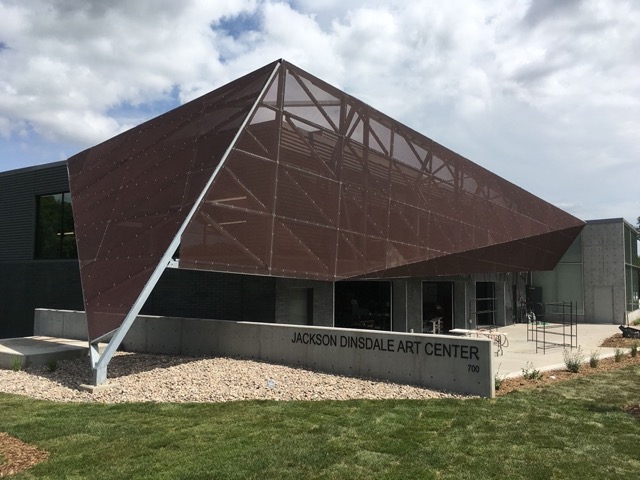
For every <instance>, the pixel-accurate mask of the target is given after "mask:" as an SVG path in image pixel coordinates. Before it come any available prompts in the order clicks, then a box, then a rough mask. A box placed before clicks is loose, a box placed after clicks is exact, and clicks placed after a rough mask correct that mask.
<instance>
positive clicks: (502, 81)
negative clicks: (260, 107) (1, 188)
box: [0, 0, 640, 224]
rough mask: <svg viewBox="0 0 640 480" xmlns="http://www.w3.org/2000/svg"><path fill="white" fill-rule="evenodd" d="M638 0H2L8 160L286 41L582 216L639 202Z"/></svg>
mask: <svg viewBox="0 0 640 480" xmlns="http://www.w3.org/2000/svg"><path fill="white" fill-rule="evenodd" d="M638 25H640V2H637V1H635V0H628V1H625V0H532V1H524V0H487V1H473V2H470V1H468V0H447V1H446V2H444V1H440V0H433V1H432V0H398V1H392V0H387V1H379V0H366V1H364V0H362V1H361V0H322V1H320V0H290V1H282V0H281V1H275V0H188V1H187V0H184V1H180V2H177V1H175V0H135V1H133V0H111V1H108V2H106V1H101V0H82V1H80V0H30V1H28V2H25V1H24V0H0V171H6V170H11V169H14V168H21V167H27V166H31V165H37V164H42V163H47V162H52V161H57V160H64V159H66V158H68V157H69V156H71V155H73V154H75V153H77V152H79V151H81V150H83V149H85V148H87V147H90V146H92V145H95V144H97V143H99V142H101V141H103V140H106V139H107V138H110V137H112V136H114V135H116V134H117V133H120V132H122V131H124V130H127V129H128V128H131V127H132V126H134V125H137V124H138V123H140V122H142V121H144V120H147V119H149V118H151V117H154V116H156V115H158V114H160V113H162V112H165V111H167V110H169V109H171V108H174V107H176V106H178V105H179V104H181V103H183V102H185V101H188V100H191V99H193V98H195V97H197V96H199V95H201V94H204V93H206V92H208V91H210V90H213V89H214V88H216V87H218V86H220V85H223V84H225V83H227V82H229V81H231V80H233V79H235V78H237V77H238V76H240V75H243V74H245V73H248V72H250V71H252V70H254V69H256V68H258V67H261V66H263V65H265V64H267V63H270V62H272V61H273V60H276V59H278V58H284V59H286V60H288V61H290V62H292V63H294V64H296V65H298V66H299V67H301V68H303V69H305V70H307V71H308V72H310V73H312V74H314V75H316V76H318V77H320V78H322V79H324V80H326V81H328V82H329V83H331V84H333V85H335V86H336V87H339V88H341V89H343V90H345V91H346V92H348V93H350V94H352V95H354V96H356V97H358V98H360V99H361V100H363V101H365V102H366V103H368V104H370V105H372V106H373V107H375V108H377V109H378V110H381V111H382V112H384V113H386V114H388V115H390V116H392V117H394V118H396V119H398V120H400V121H401V122H403V123H405V124H406V125H409V126H410V127H412V128H414V129H416V130H418V131H420V132H422V133H423V134H425V135H426V136H428V137H430V138H433V139H434V140H436V141H438V142H439V143H442V144H444V145H446V146H447V147H449V148H451V149H452V150H455V151H456V152H458V153H460V154H462V155H464V156H465V157H467V158H469V159H471V160H473V161H474V162H476V163H478V164H480V165H482V166H483V167H485V168H488V169H489V170H491V171H493V172H495V173H497V174H498V175H500V176H502V177H504V178H506V179H507V180H510V181H512V182H514V183H516V184H518V185H520V186H522V187H524V188H525V189H526V190H529V191H530V192H531V193H533V194H535V195H538V196H540V197H542V198H543V199H545V200H547V201H549V202H551V203H553V204H555V205H557V206H559V207H561V208H563V209H565V210H567V211H568V212H570V213H572V214H574V215H576V216H577V217H579V218H582V219H585V220H587V219H595V218H610V217H625V218H626V219H627V220H629V221H630V222H632V223H633V224H635V223H636V218H637V217H638V216H640V53H639V52H640V28H639V27H638Z"/></svg>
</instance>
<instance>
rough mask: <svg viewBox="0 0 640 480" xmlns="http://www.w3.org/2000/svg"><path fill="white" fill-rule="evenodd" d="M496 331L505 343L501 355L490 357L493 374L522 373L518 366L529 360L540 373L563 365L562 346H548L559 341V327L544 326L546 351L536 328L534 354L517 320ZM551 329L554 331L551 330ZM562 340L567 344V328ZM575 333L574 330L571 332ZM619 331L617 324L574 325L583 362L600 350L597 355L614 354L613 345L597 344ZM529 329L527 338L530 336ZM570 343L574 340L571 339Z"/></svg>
mask: <svg viewBox="0 0 640 480" xmlns="http://www.w3.org/2000/svg"><path fill="white" fill-rule="evenodd" d="M498 332H500V333H504V334H506V335H507V338H508V340H509V345H508V346H507V347H505V348H504V349H503V352H504V353H503V355H498V356H495V357H493V373H494V376H495V375H499V376H501V377H505V378H509V377H517V376H520V375H522V369H523V368H525V367H526V366H527V363H530V365H531V366H532V368H535V369H536V370H540V371H541V372H543V371H547V370H556V369H561V368H565V364H564V360H563V357H562V351H563V348H562V347H561V346H557V345H556V346H553V345H550V342H554V343H556V344H558V343H562V341H563V339H562V335H561V332H562V327H552V328H548V329H547V332H546V339H547V342H548V343H547V345H546V351H544V352H543V343H542V333H541V330H539V331H538V340H539V342H538V352H537V353H536V342H535V341H527V324H525V323H520V324H515V325H509V326H507V327H500V328H499V329H498ZM553 332H555V334H554V333H553ZM566 333H567V336H566V337H565V341H566V343H567V344H570V342H571V340H570V339H569V337H568V334H569V329H568V327H567V329H566ZM574 333H575V331H574ZM616 333H620V330H619V328H618V325H591V324H578V326H577V345H578V346H580V347H581V349H582V352H583V354H584V357H585V361H587V362H588V361H589V357H590V356H591V353H592V352H600V358H605V357H610V356H613V355H614V352H615V348H604V347H600V344H601V343H602V342H603V341H604V340H605V339H607V338H609V337H611V336H612V335H615V334H616ZM532 336H533V335H532V332H529V337H530V338H532ZM573 342H574V343H573V344H574V346H575V345H576V339H575V338H574V340H573Z"/></svg>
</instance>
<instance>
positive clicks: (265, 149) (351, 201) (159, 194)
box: [68, 60, 584, 341]
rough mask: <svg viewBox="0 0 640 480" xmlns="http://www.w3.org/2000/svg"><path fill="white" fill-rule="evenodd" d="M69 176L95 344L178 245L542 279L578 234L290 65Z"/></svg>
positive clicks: (75, 167)
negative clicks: (537, 273) (531, 274)
mask: <svg viewBox="0 0 640 480" xmlns="http://www.w3.org/2000/svg"><path fill="white" fill-rule="evenodd" d="M68 168H69V175H70V182H71V194H72V201H73V212H74V218H75V228H76V238H77V242H78V254H79V260H80V272H81V278H82V284H83V291H84V292H83V293H84V298H85V307H86V312H87V317H88V327H89V338H90V340H91V341H95V340H97V339H100V338H101V337H103V336H104V335H106V334H109V333H110V332H112V331H113V330H115V329H117V328H118V327H119V326H120V325H121V324H122V322H123V321H124V319H125V317H126V316H127V315H130V314H131V311H132V309H133V310H135V306H136V303H140V298H141V296H143V295H142V294H143V292H144V291H145V289H150V288H153V286H154V285H155V282H157V279H158V278H159V275H160V274H161V272H162V270H163V269H164V268H165V267H166V266H167V263H168V262H169V261H170V260H171V257H172V256H174V255H175V254H176V250H177V248H178V247H179V258H180V260H179V267H180V268H189V269H198V270H215V271H221V272H236V273H246V274H255V275H270V276H280V277H288V278H311V279H319V280H331V281H335V280H341V279H346V278H391V277H394V278H397V277H406V276H432V275H450V274H462V273H465V274H466V273H479V272H509V271H528V270H548V269H552V268H553V267H554V266H555V264H556V263H557V261H558V260H559V259H560V257H561V256H562V254H563V253H564V252H565V250H566V249H567V248H568V246H569V245H570V244H571V242H572V241H573V240H574V238H575V237H576V236H577V234H578V233H579V232H580V230H581V229H582V227H583V225H584V223H583V222H582V221H580V220H578V219H576V218H574V217H573V216H571V215H569V214H567V213H565V212H563V211H562V210H560V209H558V208H556V207H554V206H553V205H550V204H549V203H546V202H544V201H542V200H540V199H539V198H537V197H535V196H534V195H532V194H530V193H528V192H526V191H524V190H523V189H521V188H519V187H517V186H516V185H513V184H512V183H509V182H507V181H506V180H504V179H502V178H500V177H498V176H496V175H494V174H492V173H491V172H489V171H487V170H486V169H484V168H482V167H480V166H478V165H476V164H474V163H472V162H471V161H469V160H467V159H465V158H463V157H462V156H460V155H458V154H456V153H455V152H452V151H451V150H449V149H447V148H446V147H443V146H442V145H440V144H438V143H436V142H434V141H433V140H431V139H429V138H427V137H425V136H424V135H421V134H419V133H418V132H416V131H414V130H412V129H410V128H408V127H406V126H404V125H402V124H400V123H399V122H397V121H395V120H393V119H391V118H389V117H388V116H386V115H384V114H382V113H380V112H378V111H377V110H375V109H373V108H371V107H370V106H368V105H366V104H364V103H363V102H361V101H359V100H357V99H355V98H353V97H351V96H350V95H347V94H346V93H344V92H342V91H340V90H338V89H336V88H334V87H332V86H331V85H328V84H327V83H325V82H323V81H322V80H319V79H318V78H315V77H313V76H312V75H310V74H308V73H306V72H304V71H303V70H301V69H299V68H297V67H295V66H294V65H291V64H290V63H288V62H286V61H283V60H279V61H276V62H274V63H272V64H270V65H267V66H265V67H263V68H261V69H259V70H256V71H255V72H253V73H250V74H248V75H246V76H244V77H242V78H239V79H238V80H235V81H233V82H231V83H229V84H228V85H225V86H223V87H221V88H219V89H217V90H215V91H213V92H211V93H209V94H207V95H204V96H203V97H201V98H198V99H196V100H193V101H192V102H190V103H187V104H185V105H182V106H180V107H178V108H176V109H175V110H172V111H170V112H168V113H166V114H164V115H161V116H159V117H157V118H154V119H152V120H150V121H148V122H146V123H144V124H142V125H140V126H138V127H135V128H133V129H131V130H129V131H127V132H125V133H123V134H121V135H118V136H117V137H114V138H112V139H110V140H107V141H106V142H104V143H102V144H100V145H97V146H95V147H93V148H90V149H88V150H86V151H84V152H82V153H79V154H78V155H76V156H74V157H72V158H70V159H69V160H68ZM141 306H142V305H139V307H141ZM138 311H139V308H138ZM135 314H137V312H135ZM135 314H134V316H135Z"/></svg>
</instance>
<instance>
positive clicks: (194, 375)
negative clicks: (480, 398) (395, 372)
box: [0, 352, 464, 403]
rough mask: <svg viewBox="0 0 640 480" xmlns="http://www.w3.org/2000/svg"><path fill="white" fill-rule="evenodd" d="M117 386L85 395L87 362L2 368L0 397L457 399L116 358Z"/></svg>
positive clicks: (254, 368) (274, 371) (342, 381)
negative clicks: (7, 394) (13, 394)
mask: <svg viewBox="0 0 640 480" xmlns="http://www.w3.org/2000/svg"><path fill="white" fill-rule="evenodd" d="M108 377H109V380H108V381H109V383H115V384H116V386H114V387H112V388H109V389H106V390H103V391H100V392H96V393H90V392H87V391H84V390H81V389H80V388H79V386H80V385H81V384H88V383H91V382H90V379H91V368H90V366H89V365H88V363H87V360H86V359H77V360H64V361H59V362H57V368H56V369H55V371H53V372H50V371H49V368H48V367H47V366H46V365H35V366H32V367H28V368H26V369H25V370H23V371H17V372H15V371H12V370H0V392H5V393H15V394H19V395H27V396H29V397H33V398H38V399H42V400H51V401H56V402H100V403H122V402H178V403H182V402H230V401H238V400H285V401H286V400H351V399H427V398H463V397H464V396H463V395H459V394H451V393H448V392H441V391H436V390H429V389H426V388H420V387H413V386H408V385H401V384H395V383H389V382H384V381H374V380H368V379H361V378H354V377H345V376H339V375H329V374H325V373H320V372H314V371H311V370H305V369H302V368H292V367H285V366H282V365H273V364H268V363H263V362H258V361H254V360H244V359H234V358H221V357H214V358H211V357H209V358H192V357H182V356H172V355H151V354H141V353H125V352H118V353H117V354H116V355H115V356H114V357H113V359H112V360H111V363H110V364H109V368H108Z"/></svg>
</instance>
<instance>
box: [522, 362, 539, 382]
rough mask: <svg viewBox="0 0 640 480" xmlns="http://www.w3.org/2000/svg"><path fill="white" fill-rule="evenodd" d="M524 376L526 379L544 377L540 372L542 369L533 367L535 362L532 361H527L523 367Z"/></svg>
mask: <svg viewBox="0 0 640 480" xmlns="http://www.w3.org/2000/svg"><path fill="white" fill-rule="evenodd" d="M522 376H523V377H524V379H525V380H539V379H541V378H542V373H540V370H536V369H535V368H533V364H532V363H531V362H527V364H526V365H525V367H524V368H523V369H522Z"/></svg>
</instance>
